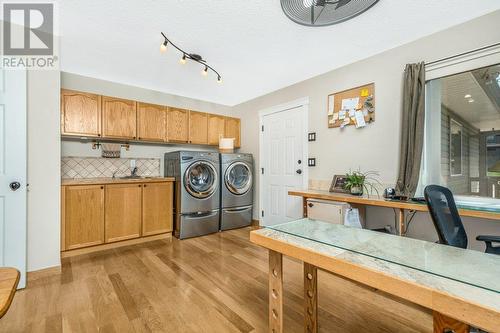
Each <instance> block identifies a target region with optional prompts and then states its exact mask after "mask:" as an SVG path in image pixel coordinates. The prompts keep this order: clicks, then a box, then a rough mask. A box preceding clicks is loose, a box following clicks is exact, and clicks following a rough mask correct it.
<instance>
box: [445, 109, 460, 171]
mask: <svg viewBox="0 0 500 333" xmlns="http://www.w3.org/2000/svg"><path fill="white" fill-rule="evenodd" d="M449 132H450V139H449V140H450V147H449V151H450V153H449V154H448V156H449V158H450V161H449V164H450V175H451V176H452V177H453V176H461V175H462V160H463V154H462V125H461V124H460V123H459V122H457V121H456V120H454V119H450V130H449Z"/></svg>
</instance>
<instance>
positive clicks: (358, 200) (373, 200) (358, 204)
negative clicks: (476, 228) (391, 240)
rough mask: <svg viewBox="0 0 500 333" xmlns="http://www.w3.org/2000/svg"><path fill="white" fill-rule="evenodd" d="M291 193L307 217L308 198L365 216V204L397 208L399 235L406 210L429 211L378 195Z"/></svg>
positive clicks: (464, 212)
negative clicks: (344, 206)
mask: <svg viewBox="0 0 500 333" xmlns="http://www.w3.org/2000/svg"><path fill="white" fill-rule="evenodd" d="M288 194H289V195H294V196H299V197H302V206H303V213H304V217H307V199H308V198H311V199H322V200H329V201H336V202H346V203H349V204H351V205H352V206H353V207H355V208H358V209H360V215H361V216H364V215H365V213H364V210H365V206H376V207H386V208H393V209H397V211H398V224H399V226H398V233H399V235H404V234H405V233H406V229H405V228H406V225H405V212H406V211H417V212H428V211H429V210H428V209H427V205H425V204H419V203H413V202H407V201H391V200H385V199H383V198H379V197H377V196H370V197H369V198H368V197H366V196H361V197H358V196H354V195H350V194H343V193H332V192H328V191H318V190H297V191H289V192H288ZM458 212H459V213H460V215H461V216H468V217H479V218H483V219H490V220H500V213H494V212H487V211H478V210H472V209H458Z"/></svg>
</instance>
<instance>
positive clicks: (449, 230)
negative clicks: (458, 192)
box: [424, 185, 467, 249]
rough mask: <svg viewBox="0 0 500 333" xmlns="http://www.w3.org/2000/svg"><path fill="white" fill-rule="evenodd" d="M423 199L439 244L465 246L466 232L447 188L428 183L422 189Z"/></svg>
mask: <svg viewBox="0 0 500 333" xmlns="http://www.w3.org/2000/svg"><path fill="white" fill-rule="evenodd" d="M424 195H425V200H426V201H427V207H429V213H430V214H431V217H432V222H434V227H436V231H437V233H438V236H439V242H440V243H441V244H447V245H451V246H455V247H460V248H463V249H465V248H467V234H466V233H465V229H464V225H463V223H462V220H461V219H460V215H459V214H458V209H457V205H456V204H455V200H454V199H453V194H452V193H451V191H450V190H449V189H447V188H446V187H443V186H439V185H429V186H427V187H426V188H425V189H424Z"/></svg>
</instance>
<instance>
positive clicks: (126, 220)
mask: <svg viewBox="0 0 500 333" xmlns="http://www.w3.org/2000/svg"><path fill="white" fill-rule="evenodd" d="M141 200H142V185H141V184H116V185H106V212H105V218H104V225H105V235H106V243H110V242H117V241H121V240H125V239H131V238H137V237H140V236H141V219H142V204H141Z"/></svg>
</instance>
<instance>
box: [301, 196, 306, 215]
mask: <svg viewBox="0 0 500 333" xmlns="http://www.w3.org/2000/svg"><path fill="white" fill-rule="evenodd" d="M302 216H303V217H307V198H306V197H302Z"/></svg>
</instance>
